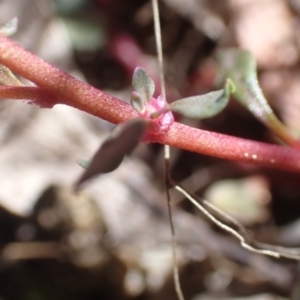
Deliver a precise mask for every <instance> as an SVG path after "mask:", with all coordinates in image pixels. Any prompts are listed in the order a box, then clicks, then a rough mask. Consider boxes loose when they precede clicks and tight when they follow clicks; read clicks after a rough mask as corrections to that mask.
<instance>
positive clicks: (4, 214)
mask: <svg viewBox="0 0 300 300" xmlns="http://www.w3.org/2000/svg"><path fill="white" fill-rule="evenodd" d="M160 6H161V7H160V8H161V21H162V37H163V44H164V54H165V64H166V79H167V90H168V99H170V100H174V99H178V98H181V97H185V96H190V95H194V94H201V93H205V92H208V91H211V90H213V89H216V86H215V84H214V78H215V76H216V66H215V61H214V53H215V51H216V50H217V49H219V48H221V47H242V48H247V49H249V50H250V51H252V53H253V54H254V56H255V58H256V60H257V63H258V68H259V79H260V83H261V85H262V88H263V90H264V93H265V94H266V96H267V98H268V99H269V101H270V104H271V106H272V107H273V108H274V110H275V111H276V112H277V114H278V116H279V117H280V119H281V120H282V121H283V122H284V123H285V124H286V126H287V127H288V128H289V130H290V132H291V133H293V134H294V135H295V136H296V137H298V138H299V136H300V123H299V120H300V100H299V95H300V68H299V53H300V52H299V45H300V38H299V37H300V34H299V33H300V1H299V0H289V1H288V0H223V1H219V0H202V1H200V0H188V1H186V0H185V1H184V0H162V1H160ZM14 16H17V17H18V19H19V30H18V32H17V34H16V35H15V36H14V37H13V39H15V40H16V41H18V42H19V43H20V44H21V45H22V46H24V47H25V48H26V49H29V50H30V51H32V52H33V53H35V54H37V55H38V56H40V57H42V58H43V59H45V60H46V61H49V62H51V63H52V64H54V65H56V66H58V67H60V68H62V69H63V70H65V71H67V72H69V73H71V74H72V75H74V76H76V77H78V78H81V79H82V80H85V81H87V82H89V83H90V84H92V85H94V86H96V87H98V88H100V89H102V90H105V91H107V92H108V93H110V94H112V95H115V96H117V97H118V98H120V99H123V100H124V101H129V99H130V93H131V86H130V84H131V76H132V72H133V70H134V68H135V67H136V66H142V67H143V68H145V69H146V70H147V72H149V74H151V76H153V77H154V78H158V75H157V63H156V57H155V55H156V54H155V39H154V34H153V20H152V10H151V3H150V1H148V0H130V1H128V0H127V1H126V0H53V1H50V0H0V23H4V22H6V21H7V20H9V19H11V18H12V17H14ZM27 84H28V83H27ZM0 116H1V118H0V145H1V147H0V165H1V168H0V187H1V188H0V249H1V252H0V299H1V300H2V299H3V300H6V299H25V300H37V299H39V300H48V299H57V300H60V299H64V300H67V299H72V300H81V299H85V300H93V299H110V300H115V299H119V300H122V299H133V300H152V299H153V300H160V299H164V300H166V299H176V296H175V292H174V285H173V280H172V256H171V246H170V229H169V225H168V218H167V212H166V200H165V198H164V193H163V152H162V147H161V146H160V145H139V147H137V149H136V150H135V151H134V153H133V154H132V155H131V156H130V158H128V159H126V160H125V161H124V163H123V164H122V165H121V167H120V168H119V169H117V170H116V171H115V172H113V173H110V174H107V175H105V176H102V177H100V178H99V179H96V180H95V181H94V182H93V183H92V184H91V185H90V186H88V188H87V189H85V190H84V191H83V192H82V193H81V194H80V195H77V196H76V195H74V194H73V193H72V184H73V183H74V182H75V180H76V179H77V178H78V176H79V175H80V174H81V172H82V170H81V169H80V167H79V166H78V165H77V164H76V160H77V159H88V158H90V157H91V156H92V154H93V153H94V152H95V150H96V149H97V148H98V147H99V144H100V143H101V141H102V140H103V139H104V138H105V137H106V136H107V134H108V132H109V130H111V128H112V125H111V124H108V123H107V122H105V121H102V120H99V119H96V118H95V117H92V116H89V115H87V114H85V113H82V112H80V111H77V110H75V109H72V108H69V107H65V106H56V107H55V108H53V109H51V110H47V109H38V108H36V107H34V106H32V105H25V104H24V103H21V102H12V101H1V103H0ZM180 122H183V123H186V124H189V125H190V126H195V127H199V128H203V129H206V130H210V131H217V132H222V133H226V134H230V135H234V136H239V137H243V138H248V139H253V140H257V141H265V142H269V143H276V139H275V138H274V136H273V135H272V134H271V133H270V132H269V131H268V130H267V129H266V128H264V127H263V125H261V124H260V123H259V122H258V121H257V120H256V119H255V118H254V117H253V116H252V115H251V114H250V113H249V112H247V111H246V110H245V109H244V108H243V107H241V106H240V105H239V104H238V103H237V102H230V104H229V106H228V107H227V108H226V110H225V111H223V112H222V113H221V114H220V115H218V116H216V117H214V118H211V119H208V120H205V121H197V122H196V121H191V120H187V119H184V118H181V119H180ZM171 154H172V159H171V161H172V176H173V177H174V179H176V180H177V181H179V182H182V184H183V185H184V186H185V188H186V189H187V190H188V191H190V192H194V193H196V194H197V195H199V196H200V197H204V198H206V199H208V200H209V201H211V202H212V203H214V204H215V205H217V206H218V207H220V208H221V209H222V210H224V211H225V212H227V213H229V214H231V215H232V216H234V217H235V218H236V219H238V220H239V221H240V222H241V223H242V224H244V225H245V226H247V228H249V229H250V230H251V231H252V234H253V237H254V238H255V239H257V240H259V241H261V242H267V243H272V244H273V243H274V244H280V245H283V246H288V247H299V246H300V219H299V216H300V204H299V200H300V176H299V175H298V174H291V173H287V172H281V171H278V170H270V169H266V168H262V167H259V166H253V165H248V164H242V163H234V162H228V161H223V160H220V159H215V158H211V157H207V156H202V155H198V154H194V153H188V152H184V151H181V150H178V149H172V153H171ZM171 192H172V200H173V202H174V218H175V223H176V224H175V225H176V232H177V233H176V234H177V239H178V252H179V269H180V276H181V281H182V288H183V292H184V294H185V296H186V300H188V299H191V300H219V299H227V300H229V299H235V300H238V299H239V300H241V299H244V300H245V299H249V300H250V299H251V300H275V299H276V300H278V299H300V293H299V289H300V286H299V267H298V263H297V262H295V261H290V260H284V259H281V260H274V259H271V258H268V257H264V256H259V255H255V254H253V253H249V252H248V251H246V250H244V249H242V248H241V247H240V245H238V243H237V242H236V241H235V240H233V239H232V238H231V237H230V236H227V235H226V234H224V233H223V232H221V231H220V230H219V229H217V228H215V227H214V226H212V224H210V223H209V222H207V220H206V219H205V218H204V217H203V216H202V215H201V214H199V212H197V211H196V210H195V209H194V208H193V207H192V206H191V205H190V204H188V203H187V202H186V201H184V199H182V198H181V196H180V195H178V194H177V193H176V192H175V191H173V190H171Z"/></svg>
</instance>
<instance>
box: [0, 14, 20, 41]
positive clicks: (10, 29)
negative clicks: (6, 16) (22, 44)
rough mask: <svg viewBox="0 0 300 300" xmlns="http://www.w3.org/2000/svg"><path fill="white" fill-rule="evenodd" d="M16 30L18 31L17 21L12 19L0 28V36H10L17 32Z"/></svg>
mask: <svg viewBox="0 0 300 300" xmlns="http://www.w3.org/2000/svg"><path fill="white" fill-rule="evenodd" d="M17 29H18V19H17V18H16V17H14V18H12V19H11V20H9V21H7V22H6V23H5V24H4V25H2V26H1V27H0V34H2V35H4V36H12V35H13V34H15V33H16V32H17Z"/></svg>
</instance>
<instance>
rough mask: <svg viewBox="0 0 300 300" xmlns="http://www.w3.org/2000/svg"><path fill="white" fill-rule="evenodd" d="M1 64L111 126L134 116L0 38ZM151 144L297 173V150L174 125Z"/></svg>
mask: <svg viewBox="0 0 300 300" xmlns="http://www.w3.org/2000/svg"><path fill="white" fill-rule="evenodd" d="M0 63H1V64H3V65H5V66H6V67H8V68H10V69H11V70H12V71H13V72H15V73H18V74H20V75H21V76H23V77H25V78H27V79H29V80H31V81H32V82H34V83H35V84H37V85H38V86H39V87H40V88H42V89H43V90H45V91H46V92H48V93H50V94H52V95H55V96H56V98H57V99H60V103H63V104H67V105H70V106H72V107H76V108H78V109H81V110H83V111H86V112H88V113H90V114H93V115H95V116H97V117H99V118H102V119H104V120H107V121H109V122H111V123H115V124H117V123H120V122H124V121H126V120H129V119H131V118H133V117H137V116H138V114H137V113H136V112H135V110H134V109H133V108H132V107H131V106H130V105H129V104H127V103H125V102H123V101H121V100H118V99H116V98H114V97H112V96H110V95H108V94H106V93H104V92H102V91H100V90H98V89H96V88H94V87H92V86H90V85H88V84H86V83H84V82H81V81H79V80H77V79H75V78H73V77H72V76H70V75H68V74H67V73H65V72H63V71H61V70H59V69H57V68H56V67H54V66H52V65H50V64H48V63H46V62H44V61H43V60H42V59H40V58H38V57H36V56H35V55H33V54H32V53H30V52H28V51H26V50H24V49H23V48H22V47H20V46H19V45H18V44H16V43H15V42H13V41H11V40H9V39H7V38H5V37H3V36H1V35H0ZM149 136H151V138H152V139H151V142H158V143H162V144H167V145H170V146H174V147H177V148H181V149H185V150H189V151H194V152H198V153H202V154H207V155H211V156H216V157H220V158H225V159H230V160H240V161H246V162H254V163H257V164H260V165H264V166H269V167H274V168H278V169H283V170H289V171H294V172H300V151H297V150H295V149H291V148H286V147H281V146H276V145H268V144H264V143H259V142H255V141H249V140H245V139H241V138H236V137H231V136H227V135H223V134H218V133H213V132H208V131H204V130H200V129H196V128H191V127H188V126H185V125H182V124H179V123H176V122H175V123H173V124H172V125H171V127H170V128H169V130H168V131H167V132H164V133H159V134H153V133H152V134H151V135H149Z"/></svg>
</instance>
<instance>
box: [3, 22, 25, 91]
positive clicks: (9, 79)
mask: <svg viewBox="0 0 300 300" xmlns="http://www.w3.org/2000/svg"><path fill="white" fill-rule="evenodd" d="M17 28H18V19H17V18H16V17H15V18H12V19H11V20H9V21H7V22H6V23H5V24H4V25H2V26H1V27H0V34H2V35H4V36H11V35H13V34H14V33H15V32H16V31H17ZM0 85H18V86H22V85H23V84H22V83H21V82H20V81H19V80H18V79H17V77H16V76H15V75H14V74H13V73H12V72H11V71H10V70H9V69H8V68H7V67H5V66H2V65H0Z"/></svg>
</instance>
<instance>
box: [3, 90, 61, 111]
mask: <svg viewBox="0 0 300 300" xmlns="http://www.w3.org/2000/svg"><path fill="white" fill-rule="evenodd" d="M0 99H14V100H32V101H34V102H36V104H38V105H39V104H40V106H42V107H52V106H53V105H55V104H58V103H59V100H58V99H57V98H56V97H55V96H52V95H50V94H49V93H47V92H45V91H44V90H42V89H41V88H39V87H34V86H0Z"/></svg>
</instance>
